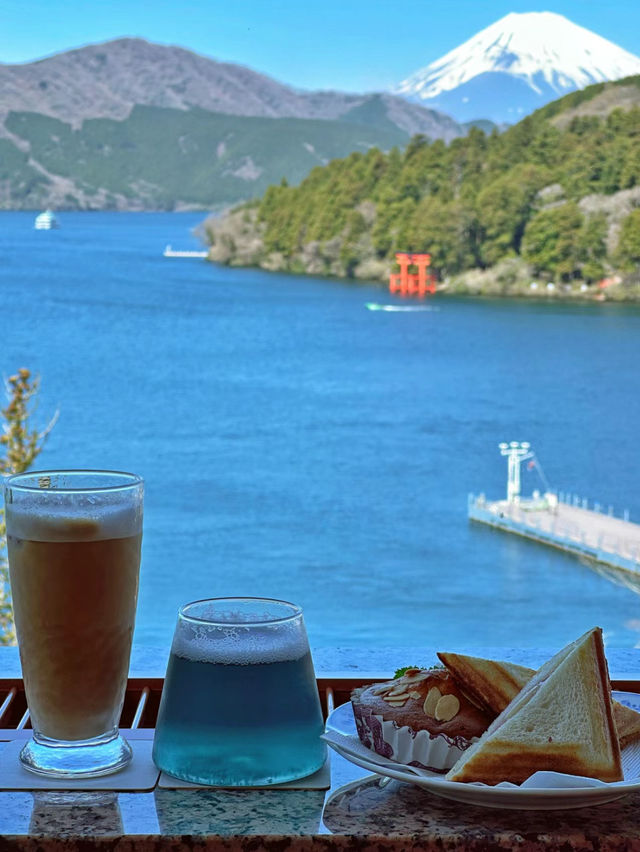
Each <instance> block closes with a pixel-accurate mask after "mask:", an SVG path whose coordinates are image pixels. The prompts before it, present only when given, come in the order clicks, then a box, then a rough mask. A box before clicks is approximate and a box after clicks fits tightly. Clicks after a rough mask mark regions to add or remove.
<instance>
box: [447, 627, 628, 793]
mask: <svg viewBox="0 0 640 852" xmlns="http://www.w3.org/2000/svg"><path fill="white" fill-rule="evenodd" d="M539 770H550V771H555V772H563V773H568V774H570V775H583V776H587V777H591V778H598V779H600V780H601V781H608V782H609V781H620V780H622V777H623V776H622V764H621V759H620V746H619V744H618V737H617V732H616V728H615V723H614V720H613V711H612V707H611V691H610V685H609V672H608V669H607V661H606V658H605V655H604V645H603V642H602V630H601V629H600V628H599V627H594V628H593V629H591V630H589V631H588V632H587V633H585V634H584V635H583V636H581V637H580V638H579V639H576V641H575V642H572V643H571V644H569V645H567V646H566V648H563V649H562V650H561V651H559V652H558V653H557V654H556V655H555V656H554V657H552V658H551V659H550V660H549V661H548V662H547V663H545V664H544V665H543V666H542V668H540V669H539V670H538V671H537V672H536V673H535V674H534V675H533V677H532V678H531V679H530V680H529V681H528V682H527V683H526V685H525V686H524V688H523V689H522V690H521V691H520V692H518V694H517V695H516V696H515V698H514V699H513V700H512V701H511V702H510V703H509V704H508V705H507V706H506V707H505V708H504V710H503V711H502V712H501V713H500V715H499V716H498V717H497V718H496V719H495V720H494V721H493V722H492V723H491V724H490V725H489V727H488V728H487V730H486V731H485V733H484V734H483V735H482V736H481V737H480V739H479V740H478V742H477V743H474V744H473V745H471V746H470V747H469V748H468V749H467V750H466V751H464V752H463V754H462V755H461V757H460V758H459V760H458V761H457V762H456V763H455V765H454V766H453V768H452V769H451V770H449V772H448V773H447V775H446V778H447V780H449V781H467V782H468V781H480V782H483V783H485V784H499V783H500V782H501V781H510V782H512V783H514V784H521V783H522V782H523V781H525V780H526V779H527V778H528V777H529V776H530V775H532V774H533V773H534V772H537V771H539Z"/></svg>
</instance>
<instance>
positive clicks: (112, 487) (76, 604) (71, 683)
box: [4, 470, 143, 778]
mask: <svg viewBox="0 0 640 852" xmlns="http://www.w3.org/2000/svg"><path fill="white" fill-rule="evenodd" d="M4 497H5V513H6V525H7V547H8V554H9V573H10V580H11V594H12V598H13V611H14V618H15V624H16V632H17V636H18V645H19V649H20V660H21V663H22V673H23V678H24V685H25V692H26V696H27V704H28V706H29V713H30V720H31V724H32V727H33V736H32V738H31V739H30V740H29V741H28V742H27V743H26V745H25V746H24V748H23V749H22V751H21V753H20V760H21V762H22V765H23V766H24V767H25V768H26V769H29V770H31V771H32V772H37V773H40V774H42V775H51V776H55V777H64V778H76V777H84V778H86V777H92V776H97V775H106V774H108V773H110V772H115V771H117V770H118V769H120V768H122V767H123V766H125V765H126V764H127V763H129V761H130V760H131V748H130V746H129V744H128V743H127V742H126V741H125V740H124V738H123V737H122V736H121V735H120V733H119V731H118V722H119V719H120V712H121V710H122V704H123V701H124V695H125V690H126V685H127V676H128V671H129V656H130V653H131V641H132V638H133V628H134V623H135V613H136V601H137V596H138V574H139V567H140V545H141V540H142V506H143V483H142V479H141V478H140V477H139V476H136V475H135V474H130V473H119V472H115V471H83V470H69V471H39V472H32V473H22V474H18V475H16V476H11V477H9V478H8V479H7V480H6V482H5V488H4Z"/></svg>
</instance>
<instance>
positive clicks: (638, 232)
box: [616, 210, 640, 272]
mask: <svg viewBox="0 0 640 852" xmlns="http://www.w3.org/2000/svg"><path fill="white" fill-rule="evenodd" d="M616 260H617V261H618V263H619V264H620V266H621V268H622V269H623V270H624V271H625V272H635V271H637V270H638V269H639V268H640V210H633V211H632V212H631V213H629V215H628V216H626V217H625V218H624V219H623V220H622V227H621V228H620V238H619V240H618V248H617V250H616Z"/></svg>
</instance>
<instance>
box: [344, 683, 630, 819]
mask: <svg viewBox="0 0 640 852" xmlns="http://www.w3.org/2000/svg"><path fill="white" fill-rule="evenodd" d="M613 697H614V698H615V699H616V700H617V701H620V702H621V703H622V704H626V705H627V706H628V707H632V708H633V709H634V710H638V711H639V712H640V695H636V694H635V693H631V692H614V693H613ZM327 731H328V732H331V731H336V732H337V733H338V735H342V736H343V737H345V738H346V739H344V740H343V741H340V740H339V739H338V738H336V741H335V742H332V741H331V740H329V739H327V742H328V744H329V745H330V746H331V747H332V748H333V749H334V750H335V751H336V752H337V753H338V754H340V755H341V756H342V757H344V758H345V759H346V760H349V761H350V762H351V763H355V764H356V766H360V767H361V768H362V769H366V770H367V771H368V772H374V773H376V774H377V775H383V776H386V777H388V778H395V779H396V780H398V781H405V782H407V783H409V784H415V785H417V786H418V787H421V788H422V789H424V790H428V791H429V792H430V793H434V794H435V795H437V796H442V798H444V799H453V801H456V802H465V803H467V804H472V805H481V806H483V807H487V808H509V809H516V810H560V809H564V808H582V807H586V806H588V805H602V804H605V803H606V802H613V801H615V800H616V799H621V798H622V797H623V796H626V795H628V794H629V793H633V792H635V791H637V790H640V743H637V742H636V743H633V744H632V745H630V746H627V748H625V749H624V751H623V771H624V777H625V780H624V781H616V782H615V783H612V784H605V783H603V782H595V783H596V785H597V786H576V787H564V786H562V787H560V786H548V785H547V786H544V787H517V786H497V787H489V786H486V785H482V784H464V783H461V782H458V781H447V780H445V778H444V777H443V776H442V775H438V774H437V773H431V772H427V771H424V770H422V771H421V772H420V774H419V775H417V774H415V772H414V771H412V770H411V768H410V767H408V766H404V765H403V764H401V763H398V764H394V763H393V761H388V760H385V758H381V757H380V756H379V755H377V754H376V753H375V752H372V751H370V750H369V749H366V748H365V747H364V746H363V745H362V743H361V742H360V740H359V739H358V735H357V732H356V727H355V721H354V719H353V713H352V711H351V704H350V703H347V704H343V705H341V706H340V707H337V708H336V709H335V710H334V711H333V712H332V713H331V714H330V716H329V718H328V719H327ZM551 777H553V776H551ZM563 777H564V778H566V779H567V780H568V781H571V780H572V779H571V777H569V776H563ZM580 781H581V779H579V778H577V777H576V778H575V782H574V783H578V784H580ZM589 783H591V784H593V783H594V782H593V781H592V780H591V781H590V780H588V779H584V784H585V785H586V784H589ZM525 784H526V782H525Z"/></svg>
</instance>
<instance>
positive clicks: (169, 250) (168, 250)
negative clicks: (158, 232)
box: [162, 246, 209, 257]
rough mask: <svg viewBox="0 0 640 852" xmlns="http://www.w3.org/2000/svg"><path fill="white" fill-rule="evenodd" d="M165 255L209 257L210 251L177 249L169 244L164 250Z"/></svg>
mask: <svg viewBox="0 0 640 852" xmlns="http://www.w3.org/2000/svg"><path fill="white" fill-rule="evenodd" d="M162 254H163V256H164V257H209V252H208V251H177V250H176V249H172V248H171V246H167V247H166V248H165V250H164V251H163V252H162Z"/></svg>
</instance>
